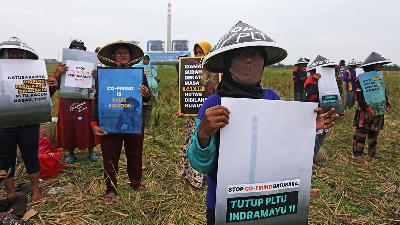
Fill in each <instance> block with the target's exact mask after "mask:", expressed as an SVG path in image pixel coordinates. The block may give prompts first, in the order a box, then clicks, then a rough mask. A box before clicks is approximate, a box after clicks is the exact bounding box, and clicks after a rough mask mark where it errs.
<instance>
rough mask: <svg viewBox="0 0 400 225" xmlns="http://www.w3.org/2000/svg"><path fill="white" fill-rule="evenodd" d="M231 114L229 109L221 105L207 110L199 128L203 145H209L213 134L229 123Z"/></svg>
mask: <svg viewBox="0 0 400 225" xmlns="http://www.w3.org/2000/svg"><path fill="white" fill-rule="evenodd" d="M229 114H230V111H229V109H228V108H226V107H224V106H221V105H219V106H214V107H211V108H208V109H207V110H206V112H205V113H204V116H203V120H202V121H201V124H200V128H199V141H200V145H201V146H203V147H204V146H207V145H208V143H209V141H210V137H211V135H213V134H214V133H215V132H217V130H219V129H221V128H223V127H225V126H226V125H227V124H228V123H229Z"/></svg>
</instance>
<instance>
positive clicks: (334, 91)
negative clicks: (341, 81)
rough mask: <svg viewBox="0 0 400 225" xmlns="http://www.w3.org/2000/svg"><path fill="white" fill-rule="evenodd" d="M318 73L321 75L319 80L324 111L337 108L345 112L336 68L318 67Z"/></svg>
mask: <svg viewBox="0 0 400 225" xmlns="http://www.w3.org/2000/svg"><path fill="white" fill-rule="evenodd" d="M315 69H316V72H317V73H319V74H321V78H320V79H319V80H318V91H319V102H320V104H321V107H322V108H323V109H324V111H327V110H329V109H330V108H335V110H336V111H337V112H343V105H342V99H341V97H340V92H339V87H338V85H337V82H336V76H335V68H333V67H323V66H318V67H316V68H315Z"/></svg>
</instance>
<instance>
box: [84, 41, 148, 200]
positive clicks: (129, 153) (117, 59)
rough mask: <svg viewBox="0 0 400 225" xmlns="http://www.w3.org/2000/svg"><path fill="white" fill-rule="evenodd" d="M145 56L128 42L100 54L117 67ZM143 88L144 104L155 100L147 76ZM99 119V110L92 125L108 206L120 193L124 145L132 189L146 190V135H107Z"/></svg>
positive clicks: (110, 45)
mask: <svg viewBox="0 0 400 225" xmlns="http://www.w3.org/2000/svg"><path fill="white" fill-rule="evenodd" d="M142 57H143V50H142V49H141V48H140V47H138V46H136V45H135V44H132V43H131V42H127V41H117V42H113V43H110V44H107V45H106V46H104V47H103V48H101V49H100V51H99V52H98V58H99V60H100V62H102V63H103V64H104V65H106V66H109V67H113V68H129V67H132V65H133V64H135V63H137V62H138V61H140V60H141V59H142ZM139 89H140V92H141V95H142V97H143V101H144V102H147V101H149V100H150V98H151V91H150V89H149V86H148V83H147V79H146V77H145V76H144V74H143V78H142V84H141V85H140V87H139ZM96 101H97V94H96ZM98 117H99V113H98V108H97V107H95V108H94V112H93V117H92V122H91V125H92V130H93V133H94V135H96V136H100V138H101V151H102V156H103V166H104V179H105V183H106V191H105V195H104V203H105V204H112V203H114V201H115V198H116V194H117V191H116V187H117V174H118V162H119V158H120V155H121V150H122V144H123V143H124V147H125V154H126V158H127V171H128V177H129V180H130V186H131V188H132V189H134V190H136V191H143V190H145V188H144V186H143V185H142V184H141V179H142V152H143V140H144V134H143V132H142V133H141V134H107V133H106V132H105V131H103V130H102V129H101V128H100V127H99V122H98V120H99V118H98ZM142 119H143V118H142Z"/></svg>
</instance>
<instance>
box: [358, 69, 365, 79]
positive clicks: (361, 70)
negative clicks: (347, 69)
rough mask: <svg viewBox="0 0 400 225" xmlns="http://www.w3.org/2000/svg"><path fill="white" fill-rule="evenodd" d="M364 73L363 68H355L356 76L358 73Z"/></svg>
mask: <svg viewBox="0 0 400 225" xmlns="http://www.w3.org/2000/svg"><path fill="white" fill-rule="evenodd" d="M362 73H364V69H363V68H356V77H358V75H360V74H362Z"/></svg>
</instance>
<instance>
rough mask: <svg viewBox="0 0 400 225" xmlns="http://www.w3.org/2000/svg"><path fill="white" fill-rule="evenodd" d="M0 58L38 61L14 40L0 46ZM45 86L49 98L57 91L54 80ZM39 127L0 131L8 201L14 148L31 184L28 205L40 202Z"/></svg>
mask: <svg viewBox="0 0 400 225" xmlns="http://www.w3.org/2000/svg"><path fill="white" fill-rule="evenodd" d="M0 55H1V57H0V58H2V59H17V60H20V59H31V60H38V59H39V56H38V54H37V53H36V52H35V51H34V50H33V49H32V48H30V47H29V46H28V45H27V44H25V43H23V42H21V41H20V40H19V39H18V38H16V37H13V38H10V39H9V40H8V41H5V42H2V43H0ZM47 84H48V86H49V91H50V96H51V95H52V94H54V92H55V90H56V89H57V87H58V82H57V80H56V79H54V77H49V78H48V80H47ZM39 127H40V125H39V124H36V125H29V126H19V127H10V128H0V170H7V169H8V168H11V170H10V172H9V173H8V179H7V180H6V187H7V197H8V198H11V197H15V196H17V192H16V189H15V179H14V175H15V166H16V157H17V146H18V147H19V149H20V151H21V155H22V159H23V161H24V164H25V168H26V172H27V173H28V175H29V179H30V182H31V187H32V202H37V201H40V200H41V199H42V193H41V191H40V187H39V174H40V164H39V156H38V151H39Z"/></svg>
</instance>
